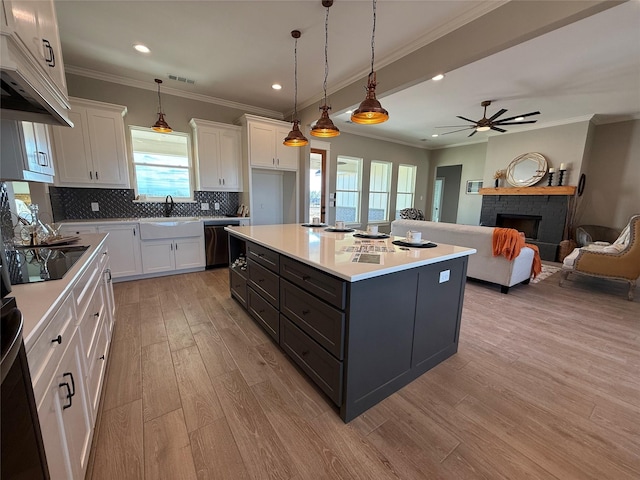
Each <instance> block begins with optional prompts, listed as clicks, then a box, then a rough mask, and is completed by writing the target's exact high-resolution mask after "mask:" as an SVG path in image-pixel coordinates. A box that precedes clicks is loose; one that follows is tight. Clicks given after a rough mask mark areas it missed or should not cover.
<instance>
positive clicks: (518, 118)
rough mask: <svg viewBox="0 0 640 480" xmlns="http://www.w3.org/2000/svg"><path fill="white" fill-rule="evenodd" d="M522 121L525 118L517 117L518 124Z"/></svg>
mask: <svg viewBox="0 0 640 480" xmlns="http://www.w3.org/2000/svg"><path fill="white" fill-rule="evenodd" d="M522 120H524V117H517V118H515V119H514V121H516V122H521V121H522Z"/></svg>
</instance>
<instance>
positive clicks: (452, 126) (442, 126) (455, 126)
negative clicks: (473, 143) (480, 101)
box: [435, 125, 475, 128]
mask: <svg viewBox="0 0 640 480" xmlns="http://www.w3.org/2000/svg"><path fill="white" fill-rule="evenodd" d="M467 126H468V127H469V128H471V127H475V125H440V126H439V127H435V128H459V127H467Z"/></svg>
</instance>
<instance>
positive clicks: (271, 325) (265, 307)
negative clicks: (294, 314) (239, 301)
mask: <svg viewBox="0 0 640 480" xmlns="http://www.w3.org/2000/svg"><path fill="white" fill-rule="evenodd" d="M247 293H248V296H247V310H249V313H250V314H251V316H252V317H253V318H255V319H256V320H257V321H258V323H260V324H261V325H262V326H263V327H264V329H265V330H266V331H267V333H268V334H269V335H271V337H273V339H274V340H275V341H276V342H279V341H280V317H279V315H280V314H279V313H278V311H277V310H276V309H275V308H273V307H272V306H271V305H270V304H269V303H268V302H267V301H266V300H265V299H264V298H262V297H261V296H260V295H258V294H257V293H256V292H255V290H254V289H253V288H251V287H249V288H248V289H247Z"/></svg>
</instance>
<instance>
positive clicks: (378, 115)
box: [351, 0, 389, 125]
mask: <svg viewBox="0 0 640 480" xmlns="http://www.w3.org/2000/svg"><path fill="white" fill-rule="evenodd" d="M375 38H376V0H373V28H372V31H371V72H370V73H369V79H368V82H367V96H366V97H365V99H364V100H363V101H362V103H361V104H360V106H359V107H358V108H357V109H356V110H355V111H354V112H353V113H352V114H351V121H352V122H353V123H359V124H361V125H375V124H377V123H383V122H386V121H387V120H389V112H387V111H386V110H385V109H384V108H382V105H381V104H380V102H379V101H378V99H377V98H376V85H377V83H376V72H375V71H374V70H373V62H374V58H375Z"/></svg>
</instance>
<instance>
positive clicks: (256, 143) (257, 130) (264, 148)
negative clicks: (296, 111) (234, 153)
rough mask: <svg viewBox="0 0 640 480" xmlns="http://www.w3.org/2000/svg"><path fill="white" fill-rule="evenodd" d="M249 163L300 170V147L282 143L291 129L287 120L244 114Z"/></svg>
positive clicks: (261, 166) (269, 167)
mask: <svg viewBox="0 0 640 480" xmlns="http://www.w3.org/2000/svg"><path fill="white" fill-rule="evenodd" d="M240 121H241V122H242V123H243V125H245V126H246V129H247V155H248V158H249V165H250V166H251V167H257V168H268V169H278V170H298V161H299V158H300V157H299V152H300V149H299V148H295V147H287V146H285V145H283V144H282V142H283V141H284V139H285V138H286V136H287V135H288V134H289V131H290V130H291V125H290V124H289V123H286V122H280V121H277V120H271V119H267V118H261V117H256V116H254V115H244V116H243V117H242V118H241V120H240Z"/></svg>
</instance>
